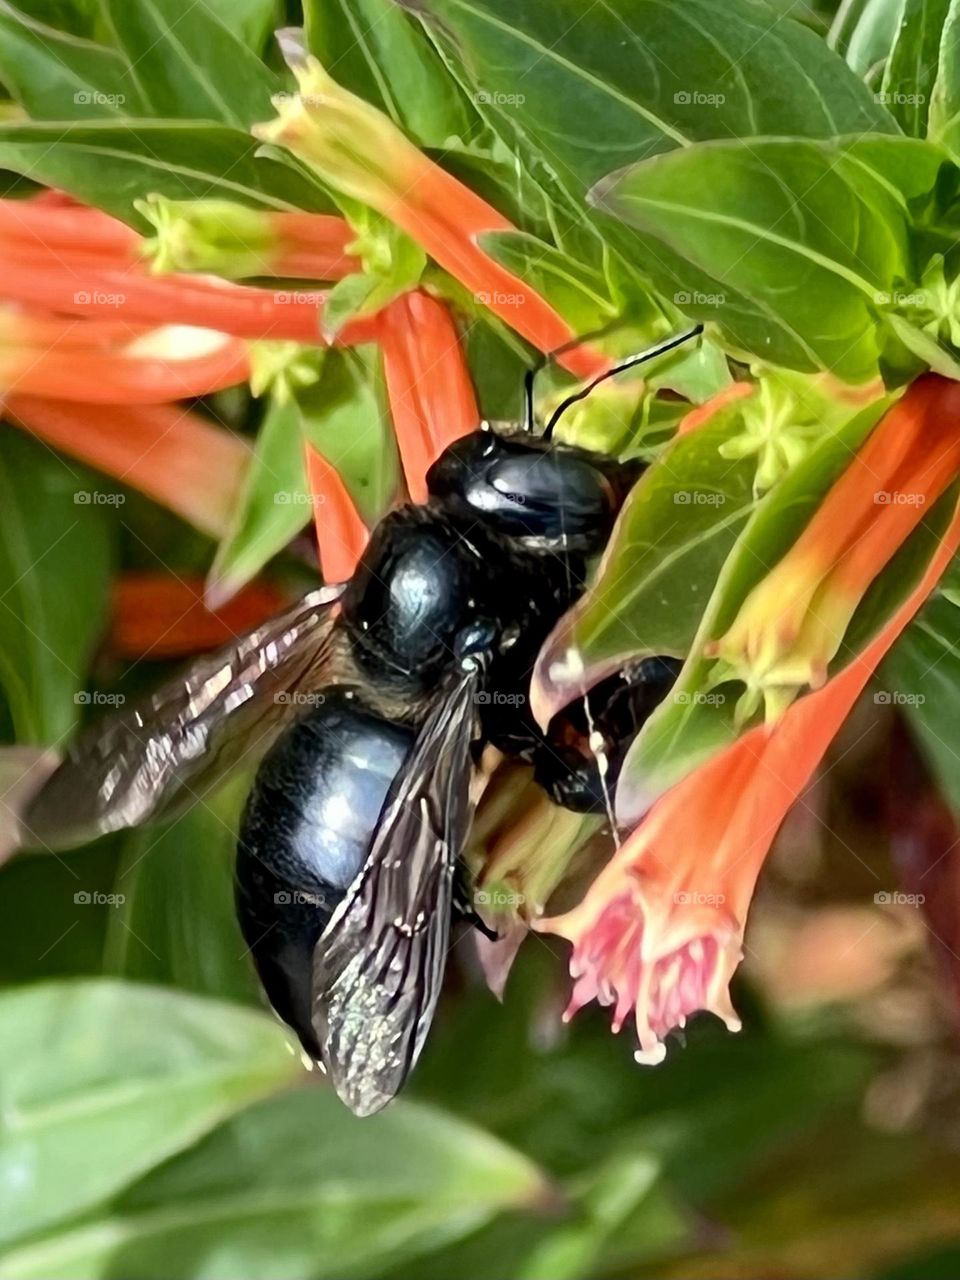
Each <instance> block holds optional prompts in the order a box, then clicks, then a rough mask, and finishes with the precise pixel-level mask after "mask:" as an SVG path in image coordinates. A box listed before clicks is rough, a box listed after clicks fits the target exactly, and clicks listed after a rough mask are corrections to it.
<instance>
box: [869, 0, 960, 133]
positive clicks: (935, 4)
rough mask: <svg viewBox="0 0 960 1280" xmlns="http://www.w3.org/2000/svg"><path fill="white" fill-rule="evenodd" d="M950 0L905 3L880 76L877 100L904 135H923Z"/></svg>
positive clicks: (951, 0)
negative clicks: (881, 77)
mask: <svg viewBox="0 0 960 1280" xmlns="http://www.w3.org/2000/svg"><path fill="white" fill-rule="evenodd" d="M952 3H953V0H905V2H904V4H903V12H902V15H901V19H900V25H899V27H898V28H897V36H896V40H895V41H894V43H893V46H892V48H891V50H890V56H889V58H888V60H887V65H886V68H885V70H884V74H883V83H882V87H881V92H880V95H879V97H880V100H881V101H882V102H883V103H884V105H885V106H886V108H887V110H888V111H889V112H890V113H891V115H892V116H893V117H894V119H895V120H896V121H897V123H898V124H899V125H900V127H901V129H902V130H903V131H904V133H907V134H911V135H912V136H913V137H915V138H922V137H924V135H925V134H926V132H927V114H928V112H929V110H930V98H931V94H932V93H933V87H934V84H935V82H936V79H937V72H938V67H939V64H940V41H941V36H942V35H943V24H944V22H945V21H946V18H947V15H948V13H949V12H950V9H951V6H952Z"/></svg>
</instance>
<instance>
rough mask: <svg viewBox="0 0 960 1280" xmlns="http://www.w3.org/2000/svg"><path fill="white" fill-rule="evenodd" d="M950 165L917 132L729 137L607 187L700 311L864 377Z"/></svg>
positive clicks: (605, 192)
mask: <svg viewBox="0 0 960 1280" xmlns="http://www.w3.org/2000/svg"><path fill="white" fill-rule="evenodd" d="M943 165H944V155H943V153H942V152H941V151H940V149H939V148H937V147H934V146H931V145H929V144H927V143H924V142H922V141H919V140H915V139H908V138H863V139H860V138H854V139H845V140H840V141H839V142H825V143H821V142H808V141H801V140H795V139H768V140H762V141H757V142H751V143H741V142H716V143H707V144H704V145H702V146H699V147H689V148H687V149H685V150H682V151H674V152H672V153H671V154H669V155H665V156H660V157H658V158H657V159H656V160H655V161H652V162H649V163H647V164H640V165H637V166H635V167H634V168H632V169H629V170H627V171H625V172H623V173H619V174H614V175H611V177H610V179H608V180H607V181H606V182H604V183H602V184H600V186H599V187H598V188H597V189H596V191H595V199H596V200H597V202H598V203H599V204H600V206H601V207H602V208H604V209H606V210H608V211H609V212H611V213H614V214H616V215H617V216H618V217H620V218H623V219H624V220H626V221H627V222H629V223H630V225H631V226H633V227H635V228H637V229H638V230H639V231H640V232H641V233H642V235H643V236H644V238H645V240H646V242H647V243H648V245H649V246H650V258H649V269H650V272H651V275H652V276H653V277H654V279H655V280H656V281H657V282H658V283H659V285H660V287H661V289H662V290H663V292H664V293H666V294H668V296H669V294H670V291H671V289H674V288H675V286H676V285H677V284H678V283H679V284H680V285H681V286H682V288H683V294H682V309H683V310H684V311H685V312H686V313H687V314H689V315H692V316H695V317H696V318H698V319H701V320H703V321H713V322H714V323H716V324H717V325H718V326H719V327H720V328H721V330H722V331H723V332H724V333H725V334H726V335H727V337H728V340H729V341H730V342H731V343H732V344H733V345H734V346H735V347H740V348H743V349H745V350H746V351H749V352H752V353H754V354H755V355H758V356H761V357H762V358H764V359H766V360H769V361H772V362H776V363H780V364H784V365H786V366H788V367H789V368H793V369H800V370H815V369H827V370H830V371H831V372H833V373H835V374H836V375H837V376H838V377H840V378H842V379H844V380H845V381H848V382H859V381H863V380H866V379H867V378H869V377H870V376H871V375H873V374H875V372H876V369H877V362H878V357H879V348H880V341H881V340H880V337H879V335H878V323H879V321H878V316H877V311H876V308H877V306H878V304H879V303H881V302H882V301H883V299H884V298H885V297H887V296H889V294H890V293H891V292H892V291H893V289H894V287H895V283H896V282H897V281H902V280H909V279H910V278H911V275H912V273H913V271H914V269H915V267H914V263H913V260H912V256H911V233H912V230H913V225H914V219H915V217H917V216H919V215H918V214H915V213H914V212H913V210H914V208H916V207H918V206H919V207H921V208H922V207H923V206H925V205H926V203H928V202H929V200H930V198H931V196H932V193H933V191H934V188H935V186H936V183H937V179H938V176H939V174H940V171H941V168H942V167H943ZM664 253H665V254H666V255H667V257H666V259H664V256H663V255H664ZM673 296H674V298H675V299H678V298H679V295H678V294H677V293H676V292H674V294H673Z"/></svg>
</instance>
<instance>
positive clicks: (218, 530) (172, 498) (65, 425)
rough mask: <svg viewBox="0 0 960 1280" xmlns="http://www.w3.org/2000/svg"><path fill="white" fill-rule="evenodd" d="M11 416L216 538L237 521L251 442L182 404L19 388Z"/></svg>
mask: <svg viewBox="0 0 960 1280" xmlns="http://www.w3.org/2000/svg"><path fill="white" fill-rule="evenodd" d="M5 414H6V417H8V418H9V419H10V420H11V421H13V422H15V423H16V424H17V425H18V426H20V427H23V428H24V429H25V430H27V431H29V432H31V433H32V434H33V435H35V436H38V437H39V438H40V439H41V440H44V441H45V442H46V443H47V444H49V445H52V446H53V447H54V448H55V449H59V450H61V451H62V452H63V453H66V454H69V456H70V457H73V458H77V459H79V460H80V461H81V462H86V463H89V465H90V466H93V467H96V468H97V469H98V470H99V471H103V472H105V473H106V474H107V475H110V476H113V477H114V478H115V479H117V480H120V481H121V482H123V483H124V484H128V485H131V486H132V487H133V488H136V489H139V490H140V491H141V492H143V493H145V494H147V496H148V497H151V498H153V499H155V500H156V501H157V502H160V503H162V504H163V505H164V506H165V507H168V508H169V509H170V510H171V511H175V512H176V513H177V514H178V515H180V516H182V517H183V519H184V520H187V521H189V522H190V523H191V524H192V525H194V526H195V527H196V528H198V529H200V530H201V531H202V532H204V533H208V534H209V535H210V536H211V537H213V538H222V537H224V536H225V535H226V533H227V531H228V530H229V528H230V520H231V515H232V513H233V511H234V509H235V507H236V503H237V501H238V500H239V493H240V487H241V482H242V479H243V473H244V471H245V469H246V467H247V464H248V462H249V458H250V449H249V446H248V445H247V444H246V443H245V442H244V441H242V440H241V439H240V438H239V437H238V436H235V435H232V434H231V433H230V432H229V431H224V430H223V429H222V428H220V427H216V426H214V425H213V424H212V423H209V422H207V421H205V420H204V419H203V418H201V417H199V416H198V415H197V414H195V413H191V412H190V411H189V410H186V409H183V408H181V407H179V406H178V405H171V404H158V405H149V406H141V407H139V408H137V409H130V408H128V407H127V406H120V405H92V404H82V405H81V404H71V403H69V402H65V401H60V400H46V399H40V398H38V397H34V396H28V395H14V396H11V397H10V398H9V400H8V401H7V403H6V406H5Z"/></svg>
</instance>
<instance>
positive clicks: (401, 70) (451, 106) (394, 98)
mask: <svg viewBox="0 0 960 1280" xmlns="http://www.w3.org/2000/svg"><path fill="white" fill-rule="evenodd" d="M304 18H305V20H306V33H307V45H308V47H309V49H310V51H311V53H313V54H314V55H315V56H316V57H317V58H319V60H320V61H321V62H322V63H323V65H324V66H325V67H326V68H327V70H328V71H329V72H330V73H331V75H333V76H334V77H335V79H336V80H337V81H338V83H340V84H342V85H344V86H345V88H347V89H351V90H352V91H353V92H354V93H357V94H359V95H360V96H361V97H362V98H365V99H366V100H367V101H368V102H373V103H375V104H376V105H377V106H378V107H380V108H381V109H382V110H384V111H386V112H387V113H388V115H389V116H390V117H391V118H392V119H393V120H394V121H395V122H396V123H397V124H398V125H400V127H401V128H402V129H404V130H405V131H406V132H407V133H409V134H410V135H411V136H412V137H413V138H414V139H415V140H416V141H417V142H418V143H419V144H420V145H421V146H424V147H442V146H443V145H444V144H445V143H448V142H449V141H450V140H451V139H453V138H465V137H467V135H468V133H469V132H471V130H474V129H475V128H476V125H477V123H478V121H477V117H476V114H475V112H474V111H473V110H472V108H471V107H470V105H469V103H468V102H467V101H466V99H465V98H464V95H463V93H462V92H461V90H460V88H459V86H458V85H457V83H456V81H455V80H454V79H453V77H452V76H451V75H450V74H449V72H448V71H447V69H446V68H445V66H444V64H443V62H442V60H441V59H440V57H439V55H438V54H437V51H436V50H435V49H434V47H433V45H432V43H431V41H430V39H429V38H428V36H427V35H426V33H425V32H424V31H423V29H422V28H421V27H420V26H419V24H418V23H417V22H416V21H415V20H414V19H413V18H412V17H411V16H410V15H409V14H408V13H405V12H404V11H403V9H402V7H401V6H400V5H399V4H397V3H395V0H306V3H305V4H304Z"/></svg>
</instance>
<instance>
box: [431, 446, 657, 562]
mask: <svg viewBox="0 0 960 1280" xmlns="http://www.w3.org/2000/svg"><path fill="white" fill-rule="evenodd" d="M639 471H640V468H639V467H638V466H634V465H631V464H628V465H626V466H624V465H623V464H622V463H620V462H618V461H617V460H616V459H615V458H610V457H607V456H606V455H604V454H599V453H591V452H590V451H588V450H586V449H578V448H575V447H573V446H572V445H561V444H555V443H553V442H552V441H548V440H545V439H543V438H541V437H537V436H531V435H529V434H528V433H527V432H525V431H523V430H521V429H520V428H515V429H514V430H513V431H510V432H509V433H507V434H503V433H501V432H500V431H494V430H492V429H491V428H490V427H489V426H486V427H485V429H484V430H482V431H477V432H474V433H472V434H471V435H468V436H464V437H463V438H462V439H460V440H456V441H454V443H453V444H452V445H450V446H449V448H447V449H446V450H445V451H444V453H443V454H441V456H440V457H439V458H438V459H437V461H436V462H435V463H434V464H433V466H432V467H431V468H430V470H429V472H428V473H427V487H428V489H429V491H430V494H431V496H432V497H434V498H437V499H440V500H441V501H443V502H444V504H445V505H446V506H447V507H448V509H450V510H452V511H454V512H458V513H461V514H466V515H470V516H473V517H475V518H477V519H480V520H482V521H483V522H484V524H485V525H486V526H487V527H488V528H493V529H495V530H496V531H497V532H499V533H503V534H506V535H507V536H509V537H514V538H521V539H536V540H538V541H549V542H559V543H561V544H562V545H563V546H565V547H569V548H571V549H576V550H579V551H583V552H585V553H586V554H590V553H593V552H597V551H600V550H602V548H603V547H604V545H605V543H606V541H607V538H608V537H609V534H610V530H611V528H612V527H613V521H614V520H615V518H616V515H617V512H618V511H619V510H620V507H621V506H622V505H623V502H624V499H625V498H626V495H627V493H628V492H629V491H630V488H631V486H632V485H633V483H634V481H635V480H636V478H637V476H638V474H639Z"/></svg>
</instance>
